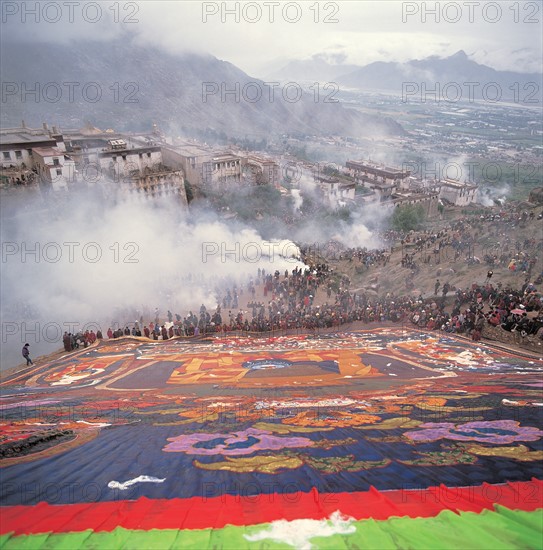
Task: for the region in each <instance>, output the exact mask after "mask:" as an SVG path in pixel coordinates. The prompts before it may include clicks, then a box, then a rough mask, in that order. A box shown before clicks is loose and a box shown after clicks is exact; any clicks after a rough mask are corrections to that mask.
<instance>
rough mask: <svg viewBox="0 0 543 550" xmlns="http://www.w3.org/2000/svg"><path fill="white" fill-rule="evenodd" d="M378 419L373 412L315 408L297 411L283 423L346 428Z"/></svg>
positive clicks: (374, 421)
mask: <svg viewBox="0 0 543 550" xmlns="http://www.w3.org/2000/svg"><path fill="white" fill-rule="evenodd" d="M380 420H381V417H380V416H376V415H374V414H366V413H359V412H349V411H337V410H326V409H322V410H320V409H316V410H312V411H305V412H301V413H298V414H297V415H296V416H294V417H293V418H287V419H285V420H283V423H284V424H290V425H294V426H323V427H326V426H334V427H335V428H347V427H350V426H359V425H361V424H374V423H376V422H379V421H380Z"/></svg>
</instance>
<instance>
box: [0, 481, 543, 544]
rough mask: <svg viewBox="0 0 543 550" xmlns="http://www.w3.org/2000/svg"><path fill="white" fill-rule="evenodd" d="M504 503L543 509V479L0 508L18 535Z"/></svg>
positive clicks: (411, 512) (3, 528) (421, 512)
mask: <svg viewBox="0 0 543 550" xmlns="http://www.w3.org/2000/svg"><path fill="white" fill-rule="evenodd" d="M494 504H499V505H501V506H504V507H506V508H509V509H512V510H524V511H533V510H536V509H538V508H542V507H543V481H541V480H538V479H535V478H533V479H532V480H531V481H525V482H511V483H505V484H488V483H483V485H479V486H474V487H453V488H448V487H446V486H444V485H440V486H438V487H430V488H427V489H402V490H393V491H378V490H377V489H375V488H373V487H372V488H371V489H370V490H369V491H366V492H357V493H318V491H317V490H316V489H313V490H312V491H311V492H310V493H299V492H298V493H289V494H278V493H272V494H260V495H256V496H232V495H221V496H215V497H211V498H204V497H193V498H187V499H170V500H168V499H157V500H151V499H148V498H145V497H142V498H140V499H138V500H135V501H128V500H124V501H123V500H121V501H111V502H95V503H90V504H84V503H78V504H63V505H56V504H48V503H45V502H41V503H39V504H36V505H34V506H6V507H0V533H1V534H6V533H11V532H14V534H15V535H24V534H26V535H30V534H38V533H49V532H53V533H67V532H77V531H84V530H86V529H92V530H93V531H112V530H113V529H115V528H116V527H124V528H126V529H141V530H145V531H146V530H149V529H206V528H216V529H219V528H222V527H224V526H226V525H229V524H230V525H255V524H259V523H267V522H270V521H274V520H278V519H286V520H289V521H291V520H294V519H301V518H310V519H323V518H326V517H329V516H330V514H331V513H332V512H335V511H336V510H340V511H341V512H342V513H343V514H345V515H347V516H351V517H354V518H355V519H357V520H360V519H367V518H373V519H376V520H386V519H388V518H390V517H392V516H400V517H403V516H409V517H412V518H415V517H433V516H436V515H437V514H439V512H441V511H442V510H452V511H454V512H460V511H462V512H468V511H470V512H476V513H479V512H481V511H482V510H484V509H493V507H494Z"/></svg>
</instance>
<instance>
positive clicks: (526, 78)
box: [273, 50, 543, 105]
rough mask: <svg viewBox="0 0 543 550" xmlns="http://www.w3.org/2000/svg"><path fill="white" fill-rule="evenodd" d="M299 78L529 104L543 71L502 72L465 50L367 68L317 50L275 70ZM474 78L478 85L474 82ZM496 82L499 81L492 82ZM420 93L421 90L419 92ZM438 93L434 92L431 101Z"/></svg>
mask: <svg viewBox="0 0 543 550" xmlns="http://www.w3.org/2000/svg"><path fill="white" fill-rule="evenodd" d="M296 75H298V78H300V79H303V80H305V81H309V80H315V81H319V82H323V81H334V82H336V83H337V84H338V85H339V87H340V88H341V89H345V88H354V89H358V90H379V91H386V92H392V93H395V94H398V95H399V94H401V93H402V89H404V86H405V84H406V83H412V86H410V87H406V88H405V90H406V93H407V92H409V93H412V92H413V91H414V90H419V92H418V97H419V98H420V96H421V92H420V90H422V88H423V85H424V86H425V89H426V90H435V89H436V84H438V86H437V89H438V91H441V92H442V93H443V92H444V95H445V97H447V98H449V99H450V100H451V101H461V100H464V101H472V100H474V99H486V100H489V101H491V102H494V100H495V99H498V100H499V99H500V98H499V96H501V100H503V101H513V102H516V103H523V104H526V105H530V104H532V105H541V97H542V95H541V91H542V88H543V75H541V74H529V73H516V72H511V71H497V70H495V69H493V68H491V67H488V66H486V65H481V64H479V63H476V62H475V61H472V60H471V59H469V57H468V56H467V55H466V53H465V52H464V51H462V50H460V51H459V52H457V53H456V54H454V55H451V56H450V57H445V58H440V57H437V56H431V57H427V58H425V59H422V60H411V61H407V62H405V63H397V62H383V61H378V62H375V63H370V64H369V65H365V66H363V67H354V66H353V65H342V64H337V65H334V64H331V63H329V62H328V61H327V60H326V59H323V58H322V57H321V56H318V55H315V56H313V57H312V58H311V59H308V60H305V61H291V62H289V63H288V64H287V65H285V66H284V67H283V69H281V70H279V71H276V72H275V73H274V75H273V76H274V77H275V78H280V79H282V80H289V79H292V78H295V77H296ZM468 83H473V84H468ZM491 83H495V84H497V86H496V85H494V84H491ZM413 97H415V95H413ZM431 98H432V96H431V95H430V94H429V95H428V100H431Z"/></svg>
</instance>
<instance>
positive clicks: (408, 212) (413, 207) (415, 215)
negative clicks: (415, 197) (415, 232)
mask: <svg viewBox="0 0 543 550" xmlns="http://www.w3.org/2000/svg"><path fill="white" fill-rule="evenodd" d="M425 218H426V215H425V212H424V208H423V207H422V205H420V204H406V205H405V206H398V207H397V208H396V210H394V214H392V218H391V220H390V221H391V225H392V228H393V229H395V230H396V231H411V230H412V229H419V228H420V227H421V226H422V224H423V223H424V221H425Z"/></svg>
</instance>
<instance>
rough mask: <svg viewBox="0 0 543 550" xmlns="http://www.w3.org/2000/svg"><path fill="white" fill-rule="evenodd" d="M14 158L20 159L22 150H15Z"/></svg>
mask: <svg viewBox="0 0 543 550" xmlns="http://www.w3.org/2000/svg"><path fill="white" fill-rule="evenodd" d="M15 158H16V159H22V158H23V153H22V151H15Z"/></svg>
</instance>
